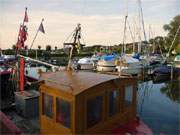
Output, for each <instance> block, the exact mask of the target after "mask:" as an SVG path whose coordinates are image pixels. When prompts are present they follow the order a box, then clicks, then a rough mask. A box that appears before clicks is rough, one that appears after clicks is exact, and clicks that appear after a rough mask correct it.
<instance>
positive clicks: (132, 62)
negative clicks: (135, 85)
mask: <svg viewBox="0 0 180 135" xmlns="http://www.w3.org/2000/svg"><path fill="white" fill-rule="evenodd" d="M116 68H117V70H118V72H121V73H125V74H131V75H134V74H139V73H141V69H142V65H141V62H140V61H139V60H138V59H135V58H133V57H131V56H126V55H125V56H123V57H122V58H120V59H119V62H118V64H117V66H116Z"/></svg>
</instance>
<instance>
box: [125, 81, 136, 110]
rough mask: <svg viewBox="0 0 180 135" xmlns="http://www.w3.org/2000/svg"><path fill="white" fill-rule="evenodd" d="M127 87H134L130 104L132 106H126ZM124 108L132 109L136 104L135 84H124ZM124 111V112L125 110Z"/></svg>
mask: <svg viewBox="0 0 180 135" xmlns="http://www.w3.org/2000/svg"><path fill="white" fill-rule="evenodd" d="M127 86H132V101H131V103H130V105H128V106H127V105H126V100H125V97H126V87H127ZM123 89H124V90H123V108H124V109H126V108H132V106H133V104H134V102H135V101H134V100H135V84H134V82H128V83H126V84H124V86H123ZM124 109H123V110H124Z"/></svg>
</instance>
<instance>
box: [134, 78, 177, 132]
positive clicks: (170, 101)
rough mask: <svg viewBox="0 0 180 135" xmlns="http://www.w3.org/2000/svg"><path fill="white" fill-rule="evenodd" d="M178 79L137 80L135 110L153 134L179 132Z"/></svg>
mask: <svg viewBox="0 0 180 135" xmlns="http://www.w3.org/2000/svg"><path fill="white" fill-rule="evenodd" d="M178 82H179V81H168V82H161V83H156V84H154V83H153V81H151V80H150V81H147V82H139V84H138V93H137V94H138V95H137V97H138V98H137V100H138V106H137V112H138V115H139V116H140V118H141V119H142V120H143V121H144V122H145V123H146V124H147V125H148V126H149V127H150V128H151V129H152V130H153V133H154V134H160V133H165V134H170V135H171V134H173V135H174V134H179V133H180V132H179V116H180V113H179V107H180V99H179V98H180V95H179V94H180V93H179V92H180V90H179V84H178Z"/></svg>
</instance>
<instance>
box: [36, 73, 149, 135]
mask: <svg viewBox="0 0 180 135" xmlns="http://www.w3.org/2000/svg"><path fill="white" fill-rule="evenodd" d="M41 78H42V80H43V82H42V83H41V84H40V101H39V102H40V130H41V133H42V134H48V133H49V134H52V133H53V134H57V133H63V134H76V133H78V134H97V133H104V134H107V133H122V132H124V133H127V132H130V133H135V132H136V131H137V133H138V130H137V129H138V128H137V127H138V126H139V127H140V126H142V123H141V122H140V121H138V120H137V117H136V109H135V108H136V91H137V90H136V88H137V87H136V85H137V80H136V79H135V78H129V77H122V78H119V77H118V76H113V75H105V74H98V73H92V72H73V71H61V72H56V73H44V74H42V76H41ZM122 86H123V87H122ZM120 95H124V98H122V96H120ZM105 97H107V98H105ZM53 108H56V110H54V109H53ZM80 113H81V115H79V114H80ZM54 114H56V115H54ZM133 123H136V124H137V125H136V124H133ZM49 125H51V126H49ZM125 125H126V126H127V127H128V126H129V127H133V126H130V125H134V127H133V129H131V131H128V130H127V129H128V128H126V127H124V126H125ZM146 129H148V130H146ZM141 131H142V133H145V132H146V131H149V133H152V132H151V130H150V129H149V128H148V127H147V126H146V128H144V129H143V130H142V129H141Z"/></svg>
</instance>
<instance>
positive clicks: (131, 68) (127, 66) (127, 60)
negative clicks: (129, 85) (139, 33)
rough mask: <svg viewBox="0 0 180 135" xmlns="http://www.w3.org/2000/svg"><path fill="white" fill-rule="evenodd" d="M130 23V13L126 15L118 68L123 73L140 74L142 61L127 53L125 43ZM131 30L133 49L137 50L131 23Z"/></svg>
mask: <svg viewBox="0 0 180 135" xmlns="http://www.w3.org/2000/svg"><path fill="white" fill-rule="evenodd" d="M127 24H128V25H129V23H128V14H127V15H126V16H125V21H124V36H123V46H122V56H121V57H120V58H119V60H118V61H117V62H116V65H117V66H116V69H117V71H118V72H120V73H123V74H131V75H134V74H139V73H140V72H141V68H142V65H141V62H140V61H139V60H138V59H136V58H133V57H132V56H129V55H127V54H126V44H125V39H126V29H127V28H126V27H127ZM129 30H130V33H131V37H132V38H133V42H134V44H133V51H134V50H135V48H134V46H135V41H134V37H133V36H132V32H131V29H130V25H129Z"/></svg>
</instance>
